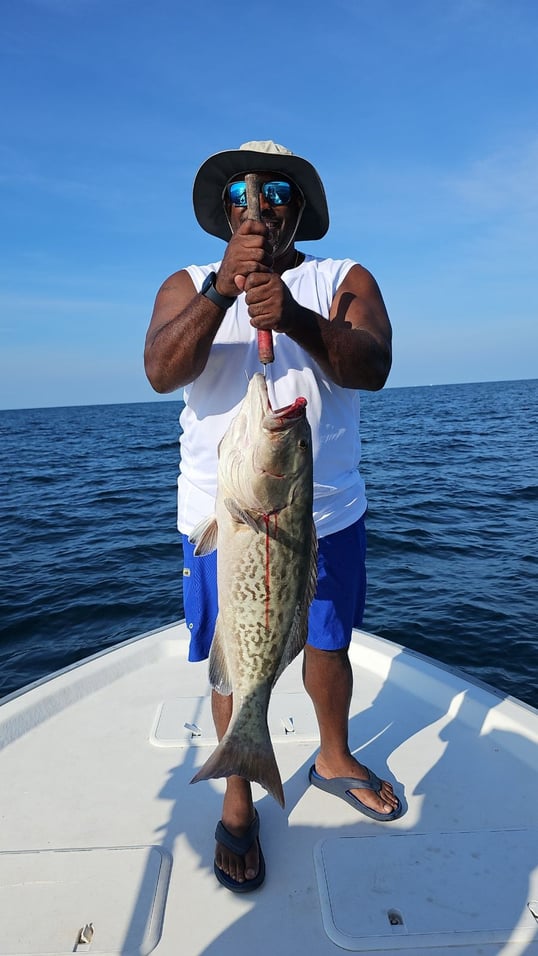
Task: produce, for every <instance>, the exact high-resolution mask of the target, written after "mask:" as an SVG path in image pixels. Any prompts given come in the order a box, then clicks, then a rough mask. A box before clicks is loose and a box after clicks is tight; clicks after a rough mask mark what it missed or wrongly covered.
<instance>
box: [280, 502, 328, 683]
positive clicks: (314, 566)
mask: <svg viewBox="0 0 538 956" xmlns="http://www.w3.org/2000/svg"><path fill="white" fill-rule="evenodd" d="M317 583H318V538H317V534H316V527H315V525H314V522H313V521H312V529H311V539H310V561H309V566H308V576H307V580H306V590H305V593H304V595H303V598H302V600H301V601H300V602H299V604H298V605H297V607H296V609H295V615H294V618H293V623H292V625H291V628H290V633H289V637H288V640H287V641H286V646H285V647H284V650H283V652H282V658H281V660H280V664H279V665H278V670H277V672H276V674H275V679H274V681H273V687H274V685H275V684H276V682H277V680H278V678H279V677H280V675H281V674H282V673H283V672H284V671H285V670H286V667H287V666H288V665H289V664H291V662H292V661H293V660H294V659H295V658H296V657H297V655H298V654H300V652H301V651H302V649H303V647H304V646H305V644H306V639H307V637H308V612H309V610H310V605H311V603H312V600H313V598H314V594H315V593H316V587H317Z"/></svg>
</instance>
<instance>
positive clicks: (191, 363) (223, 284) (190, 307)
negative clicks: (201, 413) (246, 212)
mask: <svg viewBox="0 0 538 956" xmlns="http://www.w3.org/2000/svg"><path fill="white" fill-rule="evenodd" d="M271 262H272V259H271V246H270V244H269V243H268V241H267V230H266V228H265V226H263V225H262V224H261V223H257V222H252V221H247V222H245V223H243V224H242V225H241V226H240V227H239V229H238V230H237V232H236V233H235V234H234V235H233V236H232V238H231V239H230V242H229V243H228V245H227V247H226V251H225V253H224V257H223V260H222V263H221V266H220V269H219V271H218V274H217V280H216V283H215V287H216V289H217V291H218V292H220V293H221V295H225V296H234V295H239V292H240V289H239V286H238V285H237V284H236V282H235V277H236V276H238V277H240V276H246V275H248V274H251V273H254V272H258V273H259V274H262V273H263V272H264V271H265V272H267V271H268V270H269V269H270V266H271ZM224 315H225V312H224V309H221V308H219V306H218V305H216V304H215V303H214V302H211V301H210V300H209V299H208V298H206V296H204V295H200V293H197V292H196V289H195V287H194V283H193V281H192V279H191V277H190V275H189V273H188V272H186V271H185V270H182V271H181V272H175V273H174V275H172V276H170V278H169V279H167V280H166V282H164V283H163V285H162V286H161V288H160V289H159V292H158V293H157V298H156V300H155V306H154V309H153V315H152V317H151V321H150V324H149V328H148V331H147V335H146V345H145V349H144V366H145V369H146V375H147V377H148V379H149V381H150V383H151V385H152V386H153V388H154V389H155V391H156V392H173V391H175V389H177V388H181V387H182V386H183V385H187V384H188V383H189V382H193V381H194V379H195V378H197V377H198V375H200V373H201V372H203V370H204V368H205V365H206V362H207V359H208V356H209V352H210V350H211V346H212V344H213V340H214V338H215V335H216V334H217V332H218V330H219V327H220V324H221V322H222V320H223V318H224Z"/></svg>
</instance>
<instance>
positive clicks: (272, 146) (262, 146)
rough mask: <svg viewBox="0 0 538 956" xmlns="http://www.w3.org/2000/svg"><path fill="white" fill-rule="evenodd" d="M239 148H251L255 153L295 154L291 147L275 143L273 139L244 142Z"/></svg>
mask: <svg viewBox="0 0 538 956" xmlns="http://www.w3.org/2000/svg"><path fill="white" fill-rule="evenodd" d="M239 149H249V150H251V151H252V152H253V153H280V154H284V156H293V153H292V151H291V149H286V147H285V146H280V145H279V143H274V142H273V140H272V139H259V140H253V141H252V142H250V143H242V144H241V146H240V147H239Z"/></svg>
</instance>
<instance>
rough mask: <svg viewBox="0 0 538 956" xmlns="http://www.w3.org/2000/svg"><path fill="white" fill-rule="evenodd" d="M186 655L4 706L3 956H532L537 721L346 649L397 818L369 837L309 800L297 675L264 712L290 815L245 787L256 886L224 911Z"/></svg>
mask: <svg viewBox="0 0 538 956" xmlns="http://www.w3.org/2000/svg"><path fill="white" fill-rule="evenodd" d="M187 640H188V635H187V631H186V628H185V625H184V623H179V624H175V625H172V626H170V627H169V628H165V629H163V630H161V631H158V632H155V633H153V634H150V635H146V636H143V637H141V638H138V639H135V640H133V641H130V642H127V643H125V644H123V645H120V646H119V647H118V648H114V649H112V650H110V651H108V652H106V653H104V654H101V655H97V656H95V657H93V658H91V659H89V660H88V661H86V662H84V663H83V664H82V665H77V666H75V667H73V668H70V669H68V670H66V671H64V672H61V673H60V674H59V675H57V676H54V677H53V678H52V679H50V680H47V681H45V682H40V683H38V684H36V685H33V686H32V687H31V688H29V689H28V690H26V692H25V693H21V694H18V695H12V697H10V698H6V699H5V702H3V703H2V706H1V707H0V780H1V787H0V819H1V821H2V827H1V841H0V911H1V914H2V918H1V921H0V956H23V954H24V956H38V954H60V953H71V952H74V951H76V952H88V953H90V952H91V953H92V954H95V953H99V954H105V953H106V954H120V953H121V954H141V956H146V954H149V953H150V952H152V951H155V953H156V954H159V956H190V954H197V956H200V954H208V956H209V954H215V956H217V954H218V956H222V954H227V953H234V954H237V953H243V952H247V951H249V952H250V951H251V950H252V951H253V952H255V953H256V954H257V956H266V954H267V956H269V954H271V956H275V954H280V956H287V954H290V956H291V954H294V956H295V954H297V953H303V952H304V953H308V954H312V956H317V954H337V953H342V952H343V951H344V950H347V951H350V952H378V953H384V954H392V953H399V952H402V951H406V952H408V953H409V952H411V953H416V954H421V956H428V954H435V956H443V954H444V956H453V954H454V952H455V950H454V947H458V949H457V950H456V951H457V952H461V953H465V954H470V953H472V954H481V956H494V954H495V956H497V954H501V953H502V954H503V956H523V954H525V956H529V954H538V941H537V940H538V937H537V930H538V923H537V919H538V800H537V799H536V779H537V774H536V770H537V765H538V759H537V755H538V747H537V744H538V712H536V711H535V710H533V709H532V708H530V707H528V706H526V705H524V704H521V703H519V702H517V701H514V700H512V699H510V698H505V697H503V696H502V695H500V694H499V695H497V694H496V693H495V692H493V691H492V690H491V689H488V688H486V687H484V686H483V685H479V684H475V683H471V682H469V681H468V680H467V679H466V678H465V677H464V676H463V675H462V674H461V673H456V672H453V671H451V670H450V669H448V668H443V667H440V666H437V665H435V663H434V662H432V661H429V660H427V659H425V658H423V657H422V656H420V655H417V654H415V653H413V652H410V651H407V650H404V649H403V648H401V647H398V646H396V645H393V644H391V643H389V642H386V641H383V640H382V639H380V638H377V637H375V636H373V635H369V634H366V633H365V632H356V633H355V635H354V640H353V644H352V649H351V658H352V663H353V666H354V671H355V691H354V696H353V702H352V716H351V722H350V740H351V746H352V749H353V750H354V752H355V753H356V754H357V756H358V757H359V759H360V760H361V761H362V762H364V763H366V764H368V765H369V766H370V767H371V768H372V769H373V770H375V771H376V773H377V774H378V775H380V776H385V777H386V778H387V779H390V780H391V781H392V782H393V784H394V786H395V789H396V791H397V793H398V795H399V796H400V799H402V801H403V802H404V805H405V807H406V813H405V815H404V816H403V817H401V818H400V819H399V820H398V821H395V822H393V823H390V824H383V823H377V822H374V821H372V820H369V819H368V818H366V817H365V816H363V815H361V814H360V813H358V812H357V811H355V810H354V809H353V808H352V807H350V806H348V805H347V804H346V803H345V802H344V801H342V800H339V799H337V798H335V797H331V796H330V795H328V794H325V793H322V792H321V791H319V790H317V789H315V788H313V787H310V786H309V785H308V769H309V767H310V766H311V764H312V762H313V760H314V757H315V754H316V749H317V727H316V722H315V718H314V713H313V709H312V705H311V703H310V701H309V699H308V697H307V695H306V694H305V692H304V691H303V689H302V684H301V674H300V669H301V663H300V660H297V661H295V662H294V663H293V664H292V666H291V667H290V668H288V670H287V671H286V672H285V673H284V675H283V677H282V678H281V680H280V681H279V683H278V685H277V687H276V689H275V692H274V693H273V697H272V700H271V708H270V727H271V731H272V736H273V740H274V742H275V752H276V756H277V761H278V764H279V767H280V771H281V775H282V780H283V782H284V791H285V797H286V808H285V810H284V811H282V809H281V808H280V807H279V806H278V804H277V803H276V802H275V801H274V800H273V799H272V798H271V797H269V796H268V795H267V794H266V793H265V791H263V790H262V789H261V788H259V787H258V786H257V785H255V788H254V792H255V798H256V805H257V807H258V811H259V814H260V818H261V833H260V839H261V843H262V846H263V851H264V855H265V859H266V864H267V877H266V881H265V883H264V885H263V887H262V888H261V889H260V890H258V891H256V892H254V893H252V894H248V895H244V896H239V895H235V894H232V893H230V892H229V891H227V890H226V889H224V888H223V887H221V886H220V885H219V884H218V883H217V881H216V880H215V877H214V874H213V850H214V839H213V833H214V828H215V824H216V822H217V820H218V819H219V816H220V808H221V799H222V792H223V789H224V783H223V781H210V782H202V783H197V784H195V785H192V786H190V785H189V781H190V779H191V778H192V776H193V774H194V773H195V771H196V769H197V768H198V767H199V766H201V764H202V763H203V761H204V760H205V757H206V756H207V755H208V753H209V750H208V748H213V747H214V746H215V744H216V740H215V736H214V731H213V725H212V721H211V714H210V705H209V688H208V681H207V664H206V663H202V664H188V663H187V662H186V654H187ZM533 912H534V913H535V914H536V915H535V916H533ZM90 924H92V925H90ZM84 927H86V929H85V931H84V932H83V933H82V938H81V935H80V932H79V931H80V930H81V929H83V928H84ZM92 933H93V935H92ZM84 939H86V940H88V941H87V942H85V941H84Z"/></svg>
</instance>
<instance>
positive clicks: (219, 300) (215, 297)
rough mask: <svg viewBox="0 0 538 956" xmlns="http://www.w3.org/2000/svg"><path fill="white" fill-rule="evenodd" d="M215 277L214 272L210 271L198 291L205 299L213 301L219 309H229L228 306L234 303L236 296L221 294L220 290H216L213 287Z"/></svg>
mask: <svg viewBox="0 0 538 956" xmlns="http://www.w3.org/2000/svg"><path fill="white" fill-rule="evenodd" d="M216 278H217V276H216V273H215V272H210V273H209V275H208V277H207V279H204V284H203V286H202V288H201V289H200V292H201V294H202V295H205V297H206V299H210V301H211V302H214V303H215V305H218V307H219V309H224V310H226V309H229V308H230V306H231V305H233V304H234V302H235V300H236V296H235V295H232V296H230V295H221V294H220V292H217V290H216V289H215V279H216Z"/></svg>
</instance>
